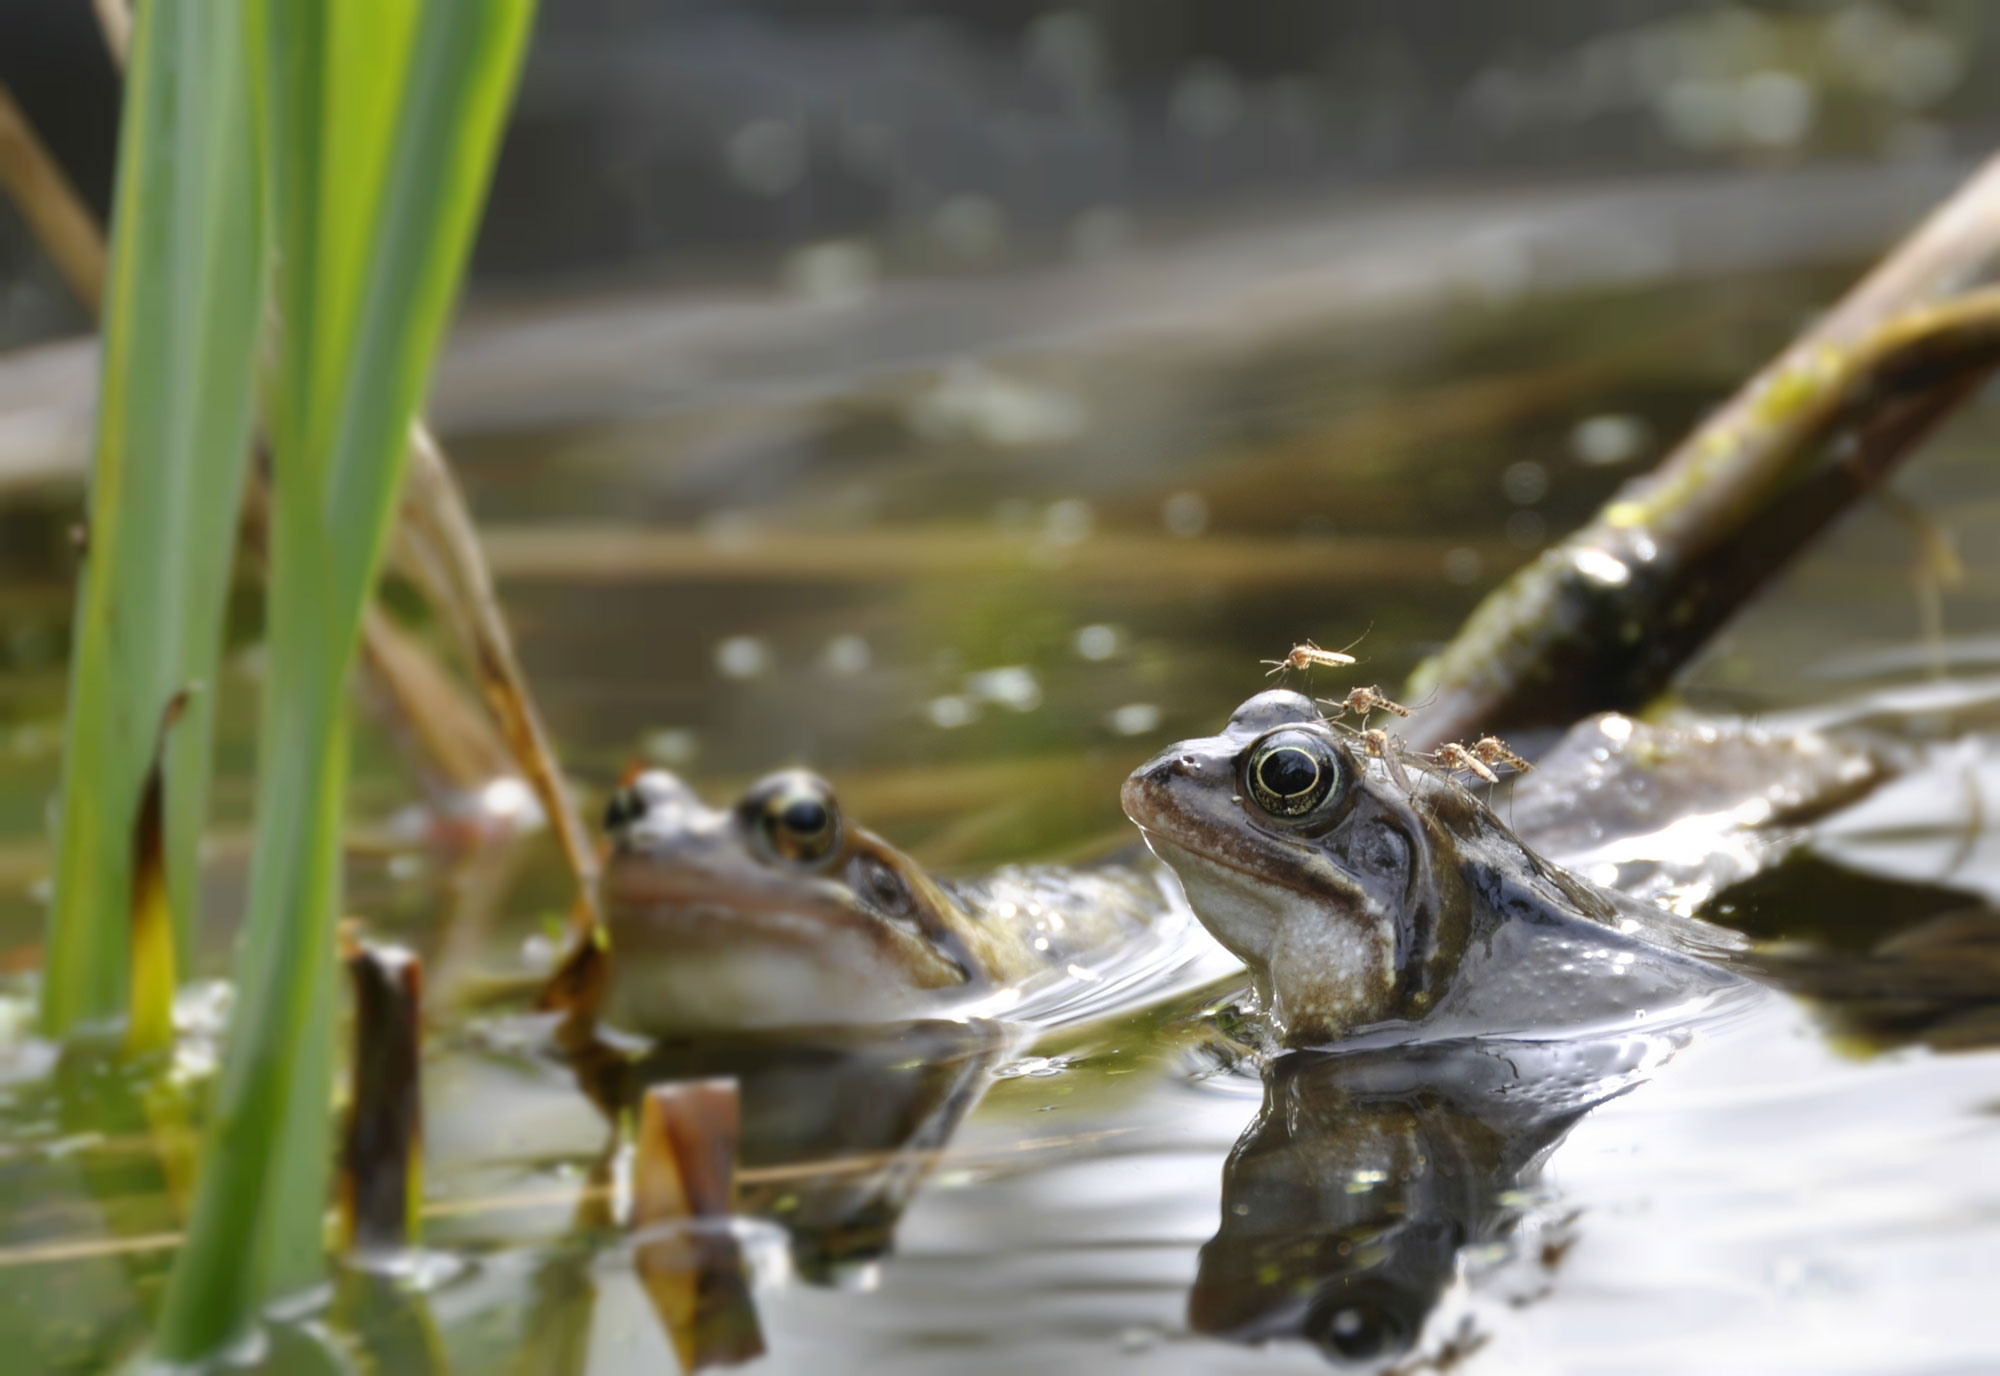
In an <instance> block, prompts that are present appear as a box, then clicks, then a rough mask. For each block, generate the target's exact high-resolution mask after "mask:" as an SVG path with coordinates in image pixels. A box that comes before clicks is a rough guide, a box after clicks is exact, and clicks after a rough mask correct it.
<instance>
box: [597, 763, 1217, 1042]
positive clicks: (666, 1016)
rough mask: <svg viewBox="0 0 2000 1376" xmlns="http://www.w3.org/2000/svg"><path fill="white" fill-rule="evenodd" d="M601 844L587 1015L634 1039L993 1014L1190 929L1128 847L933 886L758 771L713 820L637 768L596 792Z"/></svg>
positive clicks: (696, 802) (864, 835) (1164, 877)
mask: <svg viewBox="0 0 2000 1376" xmlns="http://www.w3.org/2000/svg"><path fill="white" fill-rule="evenodd" d="M604 831H605V835H606V838H607V844H608V853H607V855H606V858H605V862H604V865H603V870H602V874H601V877H600V879H599V890H598V893H599V900H600V907H601V910H602V912H603V914H604V924H605V934H606V936H607V938H608V952H607V958H606V960H605V961H604V964H605V966H606V967H607V968H606V975H605V978H606V986H605V989H604V992H603V998H602V1005H601V1010H600V1016H601V1017H602V1018H603V1019H604V1020H605V1021H606V1022H608V1023H609V1024H610V1025H611V1026H612V1027H614V1028H618V1029H623V1030H627V1031H630V1032H633V1033H636V1034H638V1035H641V1036H650V1037H661V1036H670V1035H676V1034H682V1033H698V1032H724V1031H731V1030H752V1029H760V1028H761V1029H768V1028H779V1027H824V1026H840V1025H853V1024H860V1023H870V1022H888V1021H893V1020H896V1019H902V1018H912V1017H924V1016H933V1015H938V1014H940V1013H942V1012H945V1011H946V1010H952V1009H956V1010H959V1011H961V1012H964V1011H966V1010H968V1009H974V1008H975V1007H976V1008H977V1009H979V1010H992V1009H996V1008H1001V1009H1004V1008H1007V1007H1011V1006H1015V1005H1016V1004H1018V1002H1019V1001H1020V1000H1022V999H1024V998H1025V997H1027V996H1028V995H1030V994H1031V993H1033V992H1034V991H1036V990H1044V991H1046V990H1049V989H1051V988H1052V987H1055V986H1059V985H1061V984H1063V983H1065V982H1075V981H1076V980H1078V979H1088V978H1091V977H1092V974H1093V972H1091V971H1090V970H1089V968H1088V967H1089V962H1092V961H1094V960H1096V959H1099V958H1101V957H1107V956H1111V955H1115V954H1119V953H1123V952H1129V951H1130V950H1132V949H1134V948H1136V947H1143V946H1145V945H1146V944H1147V943H1148V942H1153V941H1154V940H1155V939H1156V938H1158V939H1160V940H1162V941H1169V942H1170V940H1171V937H1172V934H1173V933H1174V932H1175V931H1176V930H1177V929H1183V928H1184V929H1185V930H1186V931H1187V932H1189V933H1191V934H1194V935H1196V936H1198V935H1199V932H1200V928H1199V927H1198V926H1197V925H1196V924H1195V922H1194V920H1193V917H1192V914H1191V913H1190V912H1189V910H1188V908H1187V905H1186V902H1185V900H1184V899H1183V898H1182V896H1181V893H1180V890H1179V887H1178V885H1177V884H1176V883H1175V882H1174V881H1173V879H1172V877H1171V875H1170V874H1168V873H1167V872H1166V870H1165V869H1164V868H1163V867H1162V866H1161V865H1160V864H1159V863H1158V862H1157V861H1155V860H1154V859H1153V858H1152V857H1151V856H1150V855H1148V854H1146V853H1144V852H1143V851H1139V850H1136V849H1126V850H1123V851H1122V852H1118V853H1114V854H1111V855H1108V856H1105V857H1103V858H1102V859H1101V860H1099V861H1097V862H1095V863H1090V864H1084V865H1078V866H1054V865H1008V866H1003V867H1001V868H999V869H997V870H994V871H992V872H990V873H988V874H985V875H983V876H978V877H974V878H967V879H946V878H939V877H936V876H933V875H932V874H931V873H929V872H928V871H927V870H926V869H925V868H924V867H923V866H922V865H921V864H919V863H918V862H917V861H916V860H914V859H912V858H911V857H910V855H908V854H907V853H906V852H904V851H902V850H900V849H898V848H897V847H896V846H894V845H892V844H891V843H890V842H888V841H887V840H885V839H883V838H882V837H881V836H879V835H878V834H876V833H875V832H873V831H871V830H869V829H868V828H866V827H864V826H862V825H861V824H860V823H859V822H858V821H857V820H856V819H855V818H853V817H851V816H849V815H848V814H847V813H846V812H845V811H844V809H843V808H842V807H841V804H840V802H839V800H838V798H837V797H836V795H835V793H834V789H833V786H832V784H831V783H830V782H828V781H827V780H826V779H825V778H823V777H822V776H820V775H819V774H816V773H813V772H812V771H810V770H806V769H799V768H792V769H781V770H778V771H776V772H774V773H771V774H768V775H766V776H765V777H763V778H761V779H759V780H758V781H757V782H755V783H754V784H752V785H751V786H750V787H749V789H747V790H746V791H745V792H744V793H743V794H742V796H741V797H740V798H738V799H737V800H736V802H735V803H734V804H733V805H731V806H729V807H727V808H715V807H710V806H708V805H707V804H706V803H704V802H703V801H702V799H701V797H700V795H699V794H698V793H697V792H696V791H695V790H694V789H693V788H692V787H691V786H690V785H688V784H687V783H686V782H685V781H683V780H682V779H680V778H679V777H678V776H676V775H674V774H672V773H670V772H669V771H666V770H662V769H646V770H642V771H639V772H638V773H636V774H635V775H633V776H632V777H631V778H629V779H628V780H627V781H626V782H625V783H624V784H623V785H622V786H621V787H619V788H618V789H617V790H616V792H615V793H613V795H612V796H611V799H610V801H609V803H608V805H607V807H606V809H605V816H604ZM1156 944H1157V943H1156Z"/></svg>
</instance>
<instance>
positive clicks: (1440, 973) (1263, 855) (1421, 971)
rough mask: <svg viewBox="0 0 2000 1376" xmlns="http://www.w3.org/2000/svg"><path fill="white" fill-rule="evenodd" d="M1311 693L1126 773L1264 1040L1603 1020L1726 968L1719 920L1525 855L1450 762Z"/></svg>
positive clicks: (1724, 982)
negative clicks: (1364, 749) (1238, 966)
mask: <svg viewBox="0 0 2000 1376" xmlns="http://www.w3.org/2000/svg"><path fill="white" fill-rule="evenodd" d="M1355 747H1356V743H1355V740H1354V737H1353V736H1352V735H1350V734H1347V733H1343V732H1342V731H1341V730H1340V729H1339V728H1337V727H1335V726H1332V725H1330V724H1328V723H1327V722H1325V721H1324V720H1323V719H1322V718H1321V716H1320V714H1319V712H1318V710H1317V709H1316V708H1315V707H1314V706H1313V704H1312V702H1311V701H1310V700H1308V699H1307V698H1305V697H1302V696H1300V695H1299V694H1297V693H1291V692H1285V691H1282V690H1281V691H1275V692H1268V693H1262V694H1259V695H1258V696H1256V697H1254V698H1251V699H1250V700H1249V701H1248V702H1246V703H1245V704H1243V706H1242V707H1240V708H1239V709H1237V712H1236V714H1235V715H1234V716H1233V717H1232V718H1231V719H1230V721H1229V724H1228V726H1227V727H1226V728H1225V729H1224V731H1223V732H1222V734H1221V735H1218V736H1211V737H1207V738H1205V739H1199V740H1189V741H1182V742H1180V743H1179V744H1177V745H1174V746H1171V747H1169V748H1168V749H1167V750H1165V751H1164V752H1162V753H1161V754H1160V755H1158V756H1156V757H1155V758H1154V759H1152V760H1151V761H1149V762H1147V763H1146V764H1144V765H1142V766H1140V768H1139V769H1137V770H1136V771H1134V773H1133V774H1132V776H1131V777H1130V778H1129V779H1128V780H1127V781H1126V784H1125V788H1124V793H1123V801H1124V805H1125V811H1126V814H1127V815H1128V816H1129V817H1131V819H1132V820H1133V821H1134V822H1135V823H1137V824H1138V826H1139V828H1140V830H1141V831H1142V832H1143V833H1144V834H1145V838H1146V841H1147V844H1148V845H1149V846H1151V847H1152V849H1153V852H1154V853H1155V854H1156V855H1158V856H1159V857H1160V858H1161V859H1162V860H1164V861H1165V862H1166V863H1167V864H1168V866H1170V867H1171V868H1172V869H1173V871H1174V872H1175V874H1177V875H1178V876H1179V877H1180V880H1181V883H1182V885H1183V887H1184V888H1185V889H1186V892H1187V897H1188V901H1189V903H1190V904H1191V905H1192V906H1193V908H1194V911H1195V914H1196V916H1197V917H1199V918H1200V919H1201V920H1202V922H1203V923H1204V924H1205V925H1206V926H1207V927H1208V929H1209V930H1210V932H1212V933H1213V934H1214V935H1215V937H1216V938H1217V939H1218V940H1219V941H1220V942H1221V943H1222V944H1223V945H1224V946H1226V947H1228V948H1229V949H1230V950H1231V951H1232V952H1234V953H1235V954H1236V955H1237V956H1238V957H1240V958H1241V959H1242V960H1243V962H1244V963H1245V964H1246V965H1247V966H1248V967H1249V968H1250V971H1251V974H1252V976H1253V978H1254V980H1255V983H1256V986H1257V990H1258V994H1259V997H1260V1001H1261V1003H1262V1005H1263V1008H1264V1010H1265V1012H1266V1013H1267V1015H1268V1017H1269V1019H1270V1022H1271V1026H1272V1029H1273V1031H1274V1032H1275V1034H1276V1035H1277V1037H1278V1038H1279V1039H1280V1040H1281V1041H1282V1042H1284V1043H1285V1044H1287V1045H1294V1046H1310V1045H1322V1044H1326V1043H1328V1042H1331V1041H1334V1040H1337V1039H1340V1038H1343V1037H1348V1036H1350V1035H1352V1034H1354V1033H1356V1032H1358V1031H1363V1030H1371V1029H1380V1030H1384V1031H1387V1032H1391V1033H1398V1034H1405V1033H1408V1032H1409V1031H1411V1030H1412V1029H1415V1028H1418V1027H1421V1028H1422V1029H1423V1032H1424V1035H1426V1036H1432V1035H1443V1036H1455V1035H1490V1034H1499V1033H1507V1034H1528V1033H1539V1032H1561V1031H1568V1030H1575V1029H1578V1028H1584V1027H1590V1026H1607V1025H1612V1024H1615V1023H1618V1022H1620V1021H1621V1020H1629V1019H1632V1018H1634V1017H1635V1016H1638V1017H1642V1018H1643V1017H1644V1016H1646V1015H1648V1014H1654V1015H1656V1014H1658V1013H1660V1012H1661V1011H1662V1010H1664V1009H1667V1008H1670V1007H1685V1006H1687V1005H1688V1004H1689V1003H1690V1002H1691V1001H1694V1000H1700V999H1703V998H1706V997H1708V996H1711V995H1715V994H1719V993H1720V992H1722V991H1723V990H1725V989H1728V988H1731V987H1733V986H1735V985H1737V984H1739V983H1740V980H1739V979H1738V977H1737V976H1735V975H1734V974H1731V973H1729V972H1727V971H1725V970H1723V969H1721V968H1719V967H1718V966H1717V965H1716V964H1713V963H1711V961H1712V960H1716V959H1726V958H1728V957H1729V956H1731V955H1733V954H1734V953H1735V952H1737V951H1738V950H1740V949H1741V946H1742V943H1741V941H1740V939H1738V938H1736V937H1735V936H1734V935H1733V934H1731V933H1729V932H1727V931H1725V930H1723V929H1721V928H1716V927H1712V926H1710V925H1708V924H1706V923H1702V922H1698V921H1695V920H1693V919H1691V918H1687V917H1682V916H1679V915H1677V914H1675V913H1672V912H1669V911H1666V910H1664V909H1662V908H1660V907H1657V906H1655V905H1653V904H1649V903H1645V902H1641V901H1638V900H1634V899H1632V898H1629V897H1627V896H1625V895H1623V894H1620V893H1617V892H1614V891H1611V890H1609V889H1604V888H1600V887H1598V886H1597V885H1595V884H1593V883H1590V882H1589V881H1587V880H1585V879H1583V878H1580V877H1579V876H1577V875H1575V874H1572V873H1570V872H1569V871H1567V870H1565V869H1563V868H1561V867H1560V866H1558V865H1555V864H1552V863H1550V862H1548V861H1546V860H1544V859H1542V857H1540V856H1539V855H1537V854H1536V853H1535V852H1534V851H1532V850H1530V849H1529V848H1528V846H1527V845H1525V844H1523V842H1522V841H1521V840H1520V839H1519V838H1518V837H1517V836H1516V835H1515V833H1514V832H1513V831H1511V830H1510V829H1509V828H1508V827H1507V826H1506V825H1504V824H1503V823H1502V822H1501V821H1500V819H1499V818H1498V817H1496V816H1495V815H1494V813H1493V812H1492V811H1491V810H1490V809H1489V808H1488V807H1487V806H1486V805H1485V803H1483V802H1481V801H1480V800H1479V799H1478V798H1477V797H1475V796H1474V795H1473V794H1472V793H1471V792H1470V791H1468V790H1467V789H1466V788H1464V787H1461V786H1460V785H1459V784H1458V783H1457V782H1455V781H1454V780H1453V779H1452V778H1451V777H1449V776H1448V775H1447V774H1445V773H1443V772H1440V771H1434V770H1427V769H1413V768H1405V769H1402V770H1398V771H1396V774H1397V775H1400V776H1401V781H1400V782H1399V781H1398V779H1397V778H1396V777H1392V773H1391V771H1390V770H1389V769H1388V768H1387V767H1386V766H1385V765H1384V763H1383V762H1382V761H1379V760H1373V759H1370V758H1368V757H1367V756H1366V755H1364V754H1362V753H1360V752H1359V751H1358V750H1357V749H1356V748H1355Z"/></svg>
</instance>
